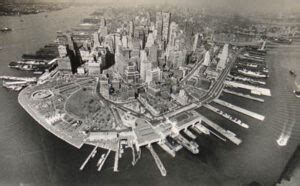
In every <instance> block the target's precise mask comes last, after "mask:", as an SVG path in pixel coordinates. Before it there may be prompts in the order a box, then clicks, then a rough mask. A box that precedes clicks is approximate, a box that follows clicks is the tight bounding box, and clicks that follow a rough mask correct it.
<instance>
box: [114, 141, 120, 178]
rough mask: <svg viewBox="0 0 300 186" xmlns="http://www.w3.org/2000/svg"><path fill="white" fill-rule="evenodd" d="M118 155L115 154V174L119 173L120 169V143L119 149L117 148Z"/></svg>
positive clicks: (118, 144) (118, 143)
mask: <svg viewBox="0 0 300 186" xmlns="http://www.w3.org/2000/svg"><path fill="white" fill-rule="evenodd" d="M116 149H117V150H116V153H115V162H114V172H119V170H118V167H119V157H120V155H119V153H120V141H118V142H117V148H116Z"/></svg>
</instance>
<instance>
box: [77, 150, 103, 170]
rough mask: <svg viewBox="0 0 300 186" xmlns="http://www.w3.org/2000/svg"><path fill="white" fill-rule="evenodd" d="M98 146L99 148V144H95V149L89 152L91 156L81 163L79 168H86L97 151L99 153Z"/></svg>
mask: <svg viewBox="0 0 300 186" xmlns="http://www.w3.org/2000/svg"><path fill="white" fill-rule="evenodd" d="M97 148H98V146H95V147H94V149H93V150H92V152H91V153H90V154H89V156H88V157H87V158H86V159H85V161H84V162H83V164H82V165H81V167H80V168H79V170H81V171H82V170H83V169H84V167H85V165H86V164H87V162H88V161H89V160H90V159H91V158H93V157H94V156H95V155H96V153H97Z"/></svg>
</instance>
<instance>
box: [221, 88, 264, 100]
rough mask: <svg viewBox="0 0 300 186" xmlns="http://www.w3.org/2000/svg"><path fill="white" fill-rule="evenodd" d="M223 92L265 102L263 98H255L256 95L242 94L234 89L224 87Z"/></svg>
mask: <svg viewBox="0 0 300 186" xmlns="http://www.w3.org/2000/svg"><path fill="white" fill-rule="evenodd" d="M223 92H225V93H227V94H232V95H235V96H240V97H243V98H247V99H251V100H254V101H258V102H261V103H263V102H265V100H264V99H261V98H257V97H254V96H251V95H247V94H242V93H239V92H234V91H231V90H227V89H224V90H223Z"/></svg>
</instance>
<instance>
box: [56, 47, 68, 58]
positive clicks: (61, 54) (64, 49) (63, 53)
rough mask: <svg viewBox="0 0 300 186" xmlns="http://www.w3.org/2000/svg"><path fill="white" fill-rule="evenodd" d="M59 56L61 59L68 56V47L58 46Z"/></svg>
mask: <svg viewBox="0 0 300 186" xmlns="http://www.w3.org/2000/svg"><path fill="white" fill-rule="evenodd" d="M57 48H58V54H59V57H65V56H67V47H66V46H65V45H58V47H57Z"/></svg>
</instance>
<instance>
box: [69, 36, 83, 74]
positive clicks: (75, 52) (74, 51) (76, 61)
mask: <svg viewBox="0 0 300 186" xmlns="http://www.w3.org/2000/svg"><path fill="white" fill-rule="evenodd" d="M66 37H67V42H68V45H67V54H68V56H69V58H70V62H71V67H72V72H73V73H76V72H77V68H78V67H79V66H80V65H81V56H80V52H79V49H78V47H77V44H76V43H75V42H74V41H73V38H72V35H71V34H70V33H67V34H66Z"/></svg>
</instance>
